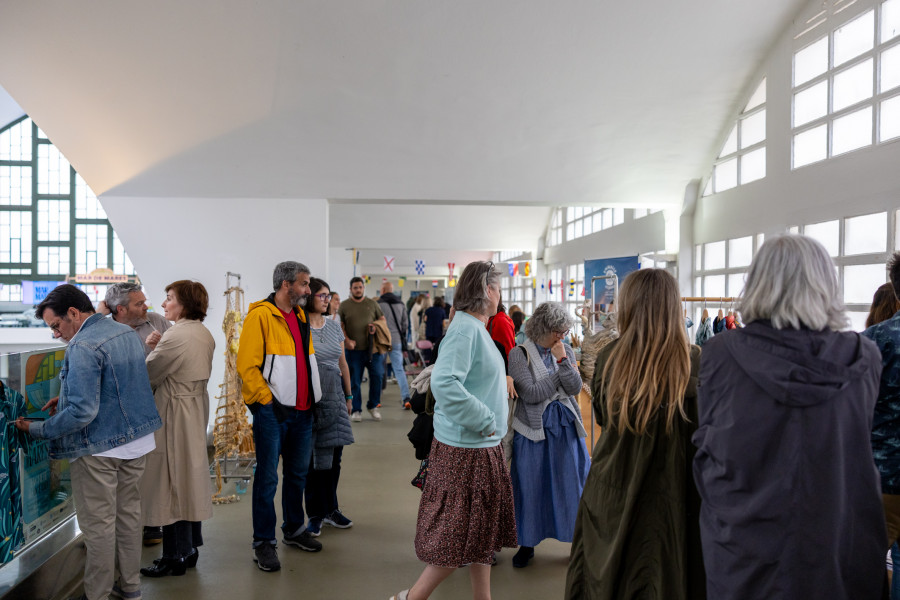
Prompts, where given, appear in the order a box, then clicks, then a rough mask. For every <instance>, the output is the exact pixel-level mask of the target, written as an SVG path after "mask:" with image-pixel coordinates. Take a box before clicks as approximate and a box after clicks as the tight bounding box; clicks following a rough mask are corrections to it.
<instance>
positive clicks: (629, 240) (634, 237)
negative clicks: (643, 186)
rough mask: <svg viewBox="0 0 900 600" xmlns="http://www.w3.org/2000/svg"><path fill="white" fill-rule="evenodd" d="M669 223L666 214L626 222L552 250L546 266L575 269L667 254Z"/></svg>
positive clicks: (548, 249) (546, 258) (545, 256)
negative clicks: (622, 258) (591, 263)
mask: <svg viewBox="0 0 900 600" xmlns="http://www.w3.org/2000/svg"><path fill="white" fill-rule="evenodd" d="M665 247H666V222H665V216H664V213H663V212H657V213H653V214H652V215H648V216H646V217H643V218H641V219H634V220H630V221H625V222H624V223H622V224H621V225H616V226H615V227H611V228H609V229H604V230H603V231H598V232H597V233H592V234H591V235H586V236H584V237H581V238H578V239H575V240H572V241H570V242H565V243H563V244H560V245H559V246H550V247H548V248H547V249H546V250H544V261H543V262H544V265H545V266H546V267H547V268H550V267H553V266H554V265H571V264H578V263H580V262H584V261H585V260H591V259H595V258H616V257H619V256H635V255H637V254H644V253H647V252H656V251H659V250H665Z"/></svg>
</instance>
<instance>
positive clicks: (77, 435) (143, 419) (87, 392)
mask: <svg viewBox="0 0 900 600" xmlns="http://www.w3.org/2000/svg"><path fill="white" fill-rule="evenodd" d="M35 313H36V315H37V317H38V318H42V319H43V320H44V322H45V323H47V325H49V326H50V330H51V331H52V332H53V336H54V337H57V338H62V339H63V340H65V341H67V342H68V343H69V346H68V348H67V349H66V357H65V359H64V360H63V364H62V369H61V370H60V372H59V378H60V392H59V398H58V399H56V398H55V399H53V400H51V401H50V402H48V403H47V405H46V406H44V407H43V409H42V410H49V411H50V413H51V415H52V416H51V417H50V418H48V419H47V420H46V421H43V422H39V421H38V422H30V421H26V420H25V419H23V418H19V419H18V420H17V421H16V427H18V428H19V429H21V430H22V431H25V432H27V433H29V434H31V435H33V436H34V437H36V438H40V439H49V440H50V457H51V458H56V459H61V458H68V459H69V461H70V473H71V477H72V492H73V495H74V497H75V510H76V512H77V514H78V523H79V526H80V527H81V531H82V533H83V534H84V542H85V546H86V548H87V558H86V562H85V567H84V592H85V594H84V597H85V598H87V600H95V599H98V598H107V597H108V596H109V595H110V594H112V596H113V597H118V598H125V599H129V598H140V597H141V591H140V575H139V569H140V559H141V501H140V495H139V491H138V482H139V481H140V478H141V475H142V474H143V472H144V460H145V459H144V455H145V454H147V453H148V452H150V451H151V450H153V449H154V448H155V447H156V445H155V443H154V439H153V432H154V431H155V430H157V429H159V427H160V426H161V425H162V422H161V421H160V418H159V414H158V413H157V411H156V403H155V401H154V399H153V392H152V391H151V390H150V380H149V378H148V376H147V367H146V364H145V363H144V349H143V348H142V347H141V341H140V340H139V339H138V337H137V336H136V335H134V333H133V331H132V329H131V327H129V326H127V325H123V324H121V323H116V322H115V321H113V320H112V319H106V318H104V317H103V315H101V314H97V313H95V312H94V307H93V305H92V304H91V301H90V298H88V297H87V295H86V294H85V293H84V292H82V291H81V290H80V289H78V288H77V287H75V286H73V285H61V286H59V287H57V288H55V289H54V290H53V291H51V292H50V293H49V294H48V295H47V297H46V298H45V299H44V301H43V302H41V303H40V304H39V305H38V307H37V309H36V311H35ZM117 558H118V568H119V573H120V579H119V581H118V582H115V581H114V579H115V570H116V559H117Z"/></svg>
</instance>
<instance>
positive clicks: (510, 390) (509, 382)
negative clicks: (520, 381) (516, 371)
mask: <svg viewBox="0 0 900 600" xmlns="http://www.w3.org/2000/svg"><path fill="white" fill-rule="evenodd" d="M506 393H507V394H508V395H509V397H510V398H517V397H518V394H517V393H516V386H515V383H513V378H512V377H510V376H509V375H507V376H506Z"/></svg>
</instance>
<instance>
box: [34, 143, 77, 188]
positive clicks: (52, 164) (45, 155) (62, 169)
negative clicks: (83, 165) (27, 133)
mask: <svg viewBox="0 0 900 600" xmlns="http://www.w3.org/2000/svg"><path fill="white" fill-rule="evenodd" d="M70 169H71V167H70V166H69V161H67V160H66V159H65V157H63V155H62V153H61V152H60V151H59V150H58V149H57V148H56V146H54V145H52V144H40V145H38V163H37V170H38V172H37V178H38V179H37V182H38V186H37V187H38V194H68V193H69V188H70V185H69V182H70V177H71V174H70Z"/></svg>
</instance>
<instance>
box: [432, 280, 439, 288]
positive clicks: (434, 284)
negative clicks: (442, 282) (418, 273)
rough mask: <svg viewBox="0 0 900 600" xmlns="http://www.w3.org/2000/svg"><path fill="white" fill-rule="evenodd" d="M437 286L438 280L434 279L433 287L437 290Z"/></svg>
mask: <svg viewBox="0 0 900 600" xmlns="http://www.w3.org/2000/svg"><path fill="white" fill-rule="evenodd" d="M437 286H438V281H437V279H432V280H431V287H433V288H436V287H437Z"/></svg>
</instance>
